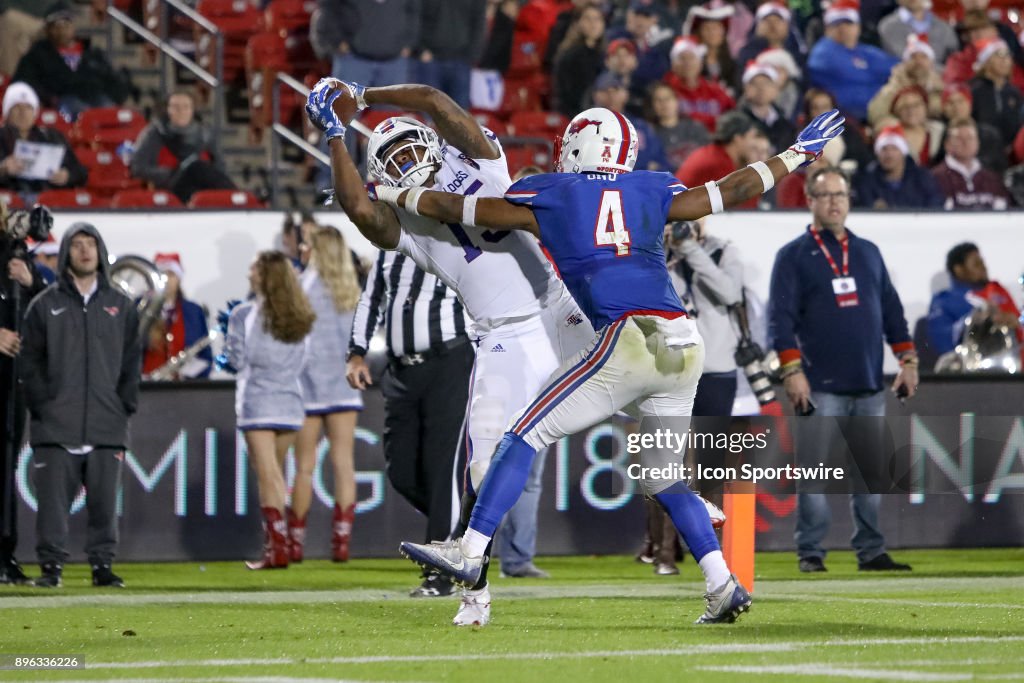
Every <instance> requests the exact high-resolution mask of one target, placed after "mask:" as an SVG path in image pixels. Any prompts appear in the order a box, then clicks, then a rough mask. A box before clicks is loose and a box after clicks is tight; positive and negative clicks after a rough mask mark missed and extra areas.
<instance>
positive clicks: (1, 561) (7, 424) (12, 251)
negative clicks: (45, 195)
mask: <svg viewBox="0 0 1024 683" xmlns="http://www.w3.org/2000/svg"><path fill="white" fill-rule="evenodd" d="M36 215H39V216H43V215H44V214H43V213H42V212H41V211H40V212H39V213H38V214H36ZM45 215H46V216H48V215H49V214H48V212H47V213H46V214H45ZM25 217H27V216H26V214H25V212H19V214H15V215H13V216H8V214H7V207H6V206H4V205H3V203H2V202H0V420H3V426H4V428H3V430H2V433H3V440H2V442H0V584H11V583H13V584H24V583H28V582H29V580H28V578H27V577H26V576H25V574H24V572H22V571H21V567H20V566H19V565H18V561H17V560H16V559H15V558H14V550H15V546H16V545H17V542H18V524H17V517H16V513H17V503H18V498H17V492H16V489H15V485H14V471H15V469H16V465H17V460H18V451H19V450H20V448H21V439H22V435H23V433H24V427H25V404H24V400H23V397H22V395H21V391H20V389H19V388H18V387H17V384H16V382H15V381H14V378H15V376H16V372H17V370H16V368H15V362H16V359H17V357H18V354H19V353H20V352H21V335H20V332H21V329H20V328H21V318H22V313H23V312H24V310H25V307H26V305H27V304H28V301H29V300H30V299H31V298H32V297H33V296H35V295H36V294H37V293H39V292H40V291H42V289H43V287H44V284H43V281H42V279H41V278H40V276H39V273H38V272H37V271H36V269H35V267H34V266H33V264H32V261H31V257H30V256H28V254H27V253H26V250H25V243H24V241H23V240H24V238H25V236H26V235H22V234H20V232H19V231H15V229H14V228H15V227H16V226H15V223H16V222H19V223H20V224H21V225H19V226H18V227H21V226H27V223H25V222H23V221H18V219H19V218H25ZM37 236H38V235H37Z"/></svg>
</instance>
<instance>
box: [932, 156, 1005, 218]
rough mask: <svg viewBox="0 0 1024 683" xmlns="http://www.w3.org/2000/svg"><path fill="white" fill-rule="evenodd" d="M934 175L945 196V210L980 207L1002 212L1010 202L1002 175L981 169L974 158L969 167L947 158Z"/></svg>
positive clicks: (985, 209) (937, 167) (979, 208)
mask: <svg viewBox="0 0 1024 683" xmlns="http://www.w3.org/2000/svg"><path fill="white" fill-rule="evenodd" d="M932 175H934V176H935V181H936V182H937V183H938V184H939V189H941V190H942V194H943V195H945V196H946V204H945V208H946V209H978V210H983V211H992V210H996V211H1002V210H1004V209H1006V207H1007V206H1008V205H1009V203H1010V193H1009V192H1007V191H1006V186H1005V185H1003V181H1002V178H1000V177H999V175H998V174H997V173H995V172H994V171H990V170H989V169H987V168H982V166H981V163H980V162H979V161H977V160H975V162H974V164H973V165H972V166H970V167H966V166H964V165H963V164H960V163H958V162H957V161H956V159H953V158H952V157H946V160H945V161H944V162H942V163H941V164H939V165H938V166H936V167H935V168H933V169H932Z"/></svg>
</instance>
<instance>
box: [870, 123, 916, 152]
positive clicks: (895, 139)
mask: <svg viewBox="0 0 1024 683" xmlns="http://www.w3.org/2000/svg"><path fill="white" fill-rule="evenodd" d="M888 145H893V146H895V147H896V149H898V150H900V151H901V152H903V155H904V156H906V155H907V154H910V145H908V144H907V136H906V135H904V133H903V126H886V127H885V128H883V129H882V130H881V131H880V132H879V133H878V137H876V138H875V154H878V153H879V152H881V151H882V148H883V147H886V146H888Z"/></svg>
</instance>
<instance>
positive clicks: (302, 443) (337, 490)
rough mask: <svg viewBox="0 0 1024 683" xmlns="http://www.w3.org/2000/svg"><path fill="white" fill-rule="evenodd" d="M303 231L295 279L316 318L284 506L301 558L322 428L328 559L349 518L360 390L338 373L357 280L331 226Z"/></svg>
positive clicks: (342, 544)
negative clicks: (328, 488)
mask: <svg viewBox="0 0 1024 683" xmlns="http://www.w3.org/2000/svg"><path fill="white" fill-rule="evenodd" d="M303 237H304V244H305V245H307V246H308V251H304V253H303V256H304V257H305V256H307V255H308V263H307V266H306V270H305V271H304V272H303V274H302V275H301V276H300V278H299V279H300V281H301V283H302V289H303V290H304V291H305V293H306V296H308V297H309V301H310V304H311V305H312V307H313V311H314V312H315V313H316V323H315V324H314V325H313V331H312V333H311V334H310V335H309V342H308V350H307V355H306V363H305V365H304V369H303V372H302V375H301V377H300V380H301V384H302V393H303V401H304V404H305V410H306V420H305V422H304V423H303V425H302V429H301V430H300V431H299V435H298V440H297V442H296V444H295V470H296V471H295V482H294V484H293V487H292V506H291V508H289V510H288V537H289V540H290V542H291V561H292V562H301V561H302V551H303V547H302V546H303V541H304V540H305V535H306V515H307V514H308V513H309V507H310V504H311V502H312V498H313V471H314V470H315V469H316V464H317V451H318V448H317V447H318V445H319V443H320V435H321V433H324V434H326V436H327V440H328V441H329V442H330V450H329V454H330V459H331V466H332V468H333V470H334V517H333V523H332V530H331V559H333V560H334V561H335V562H345V561H347V560H348V551H349V540H350V538H351V536H352V522H353V520H354V518H355V502H356V482H355V468H354V465H353V461H352V454H353V449H354V443H355V429H356V416H357V414H358V411H360V410H362V408H363V400H362V396H361V394H360V393H359V391H357V390H355V389H352V388H351V387H350V386H349V384H348V382H347V381H346V380H345V354H346V352H347V346H348V339H349V337H351V335H352V318H353V316H354V315H355V308H356V304H357V303H358V301H359V294H360V286H359V279H358V276H357V273H356V269H355V264H354V263H353V260H352V254H351V252H350V251H349V249H348V247H347V246H346V245H345V240H344V238H343V237H342V236H341V233H340V232H339V231H338V229H337V228H332V227H329V226H325V227H312V228H311V229H310V230H309V231H308V234H304V235H303Z"/></svg>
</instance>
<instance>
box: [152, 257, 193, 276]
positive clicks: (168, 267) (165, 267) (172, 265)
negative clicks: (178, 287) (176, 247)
mask: <svg viewBox="0 0 1024 683" xmlns="http://www.w3.org/2000/svg"><path fill="white" fill-rule="evenodd" d="M153 265H155V266H156V268H157V270H159V271H160V272H165V271H168V272H171V273H174V274H175V275H177V276H178V279H179V280H180V279H181V278H182V277H183V276H184V275H185V270H184V268H182V267H181V256H179V255H178V254H177V253H175V252H167V253H160V254H157V255H156V256H154V257H153Z"/></svg>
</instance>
